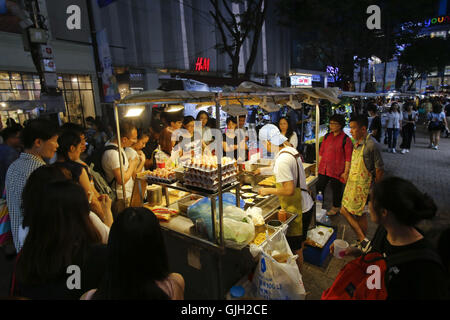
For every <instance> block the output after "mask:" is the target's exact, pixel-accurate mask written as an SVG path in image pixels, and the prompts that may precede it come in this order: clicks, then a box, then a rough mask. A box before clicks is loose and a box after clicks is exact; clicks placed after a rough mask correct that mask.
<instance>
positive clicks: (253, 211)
mask: <svg viewBox="0 0 450 320" xmlns="http://www.w3.org/2000/svg"><path fill="white" fill-rule="evenodd" d="M245 213H246V214H247V215H248V216H250V217H251V218H252V220H253V224H254V225H255V226H260V225H263V224H264V223H265V221H264V217H263V215H262V209H261V208H258V207H250V208H248V209H247V210H246V211H245Z"/></svg>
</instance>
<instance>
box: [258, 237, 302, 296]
mask: <svg viewBox="0 0 450 320" xmlns="http://www.w3.org/2000/svg"><path fill="white" fill-rule="evenodd" d="M283 254H284V256H285V257H287V261H286V262H278V261H277V260H275V259H274V257H273V256H278V257H280V256H282V255H283ZM272 255H273V256H272ZM296 259H297V255H293V254H292V251H291V249H290V247H289V244H288V242H287V240H286V236H285V235H284V233H283V232H278V233H277V234H276V235H274V237H273V238H272V240H271V241H268V243H267V245H266V246H265V247H264V249H262V250H261V256H260V258H259V263H258V266H257V268H256V271H255V275H254V277H253V285H254V287H255V289H256V291H255V293H254V294H255V297H257V298H261V299H265V300H304V299H305V293H306V291H305V287H304V285H303V280H302V276H301V274H300V271H299V270H298V267H297V263H296Z"/></svg>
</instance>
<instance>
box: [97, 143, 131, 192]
mask: <svg viewBox="0 0 450 320" xmlns="http://www.w3.org/2000/svg"><path fill="white" fill-rule="evenodd" d="M110 145H113V146H116V147H118V146H117V144H115V143H111V142H107V143H106V144H105V146H106V147H107V146H110ZM122 155H123V159H124V162H123V171H124V172H125V171H127V170H128V167H129V166H130V163H129V161H128V158H127V155H126V153H125V152H124V151H123V150H122ZM102 167H103V170H104V171H105V175H106V179H107V180H108V182H111V181H113V180H114V173H113V171H114V170H115V169H120V162H119V152H117V151H116V150H107V151H105V153H103V157H102ZM133 186H134V180H133V179H132V178H130V180H128V181H127V183H125V192H126V196H127V198H128V199H129V198H130V197H131V194H132V192H133ZM112 187H113V189H115V190H116V193H117V198H118V199H123V191H122V185H120V184H117V183H114V184H113V186H112Z"/></svg>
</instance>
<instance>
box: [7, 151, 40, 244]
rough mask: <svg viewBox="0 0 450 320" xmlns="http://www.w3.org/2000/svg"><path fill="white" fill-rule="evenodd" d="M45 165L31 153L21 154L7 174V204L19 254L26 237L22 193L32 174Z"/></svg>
mask: <svg viewBox="0 0 450 320" xmlns="http://www.w3.org/2000/svg"><path fill="white" fill-rule="evenodd" d="M44 165H45V162H44V160H42V159H41V158H39V157H37V156H35V155H32V154H29V153H21V154H20V156H19V159H17V160H16V161H14V162H13V163H12V164H11V165H10V166H9V169H8V172H7V173H6V182H5V188H6V203H7V205H8V210H9V218H10V220H11V231H12V235H13V240H14V245H15V247H16V250H17V252H19V251H20V249H21V248H22V246H23V243H24V241H25V236H26V232H23V229H22V220H23V212H22V191H23V188H24V187H25V184H26V182H27V180H28V177H29V176H30V175H31V173H33V171H34V170H36V169H37V168H39V167H41V166H44Z"/></svg>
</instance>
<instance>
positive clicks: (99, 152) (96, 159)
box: [86, 145, 125, 185]
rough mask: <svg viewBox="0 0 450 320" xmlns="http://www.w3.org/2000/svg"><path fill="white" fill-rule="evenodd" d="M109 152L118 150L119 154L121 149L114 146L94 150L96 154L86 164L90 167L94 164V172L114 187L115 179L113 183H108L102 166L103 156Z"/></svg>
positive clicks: (123, 160) (123, 161)
mask: <svg viewBox="0 0 450 320" xmlns="http://www.w3.org/2000/svg"><path fill="white" fill-rule="evenodd" d="M108 150H116V151H117V152H119V148H118V147H117V146H113V145H109V146H103V147H101V148H97V149H96V150H94V152H93V153H92V155H91V156H90V157H89V158H88V159H87V160H86V163H87V164H88V165H91V164H93V165H94V170H95V171H96V172H98V173H99V174H101V175H102V177H103V178H104V179H105V181H106V182H107V183H108V184H109V185H112V183H113V182H114V180H115V179H113V180H112V181H108V180H107V179H106V173H105V170H103V166H102V158H103V154H104V153H105V152H106V151H108ZM120 158H122V163H123V164H124V165H125V159H124V158H123V157H120Z"/></svg>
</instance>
